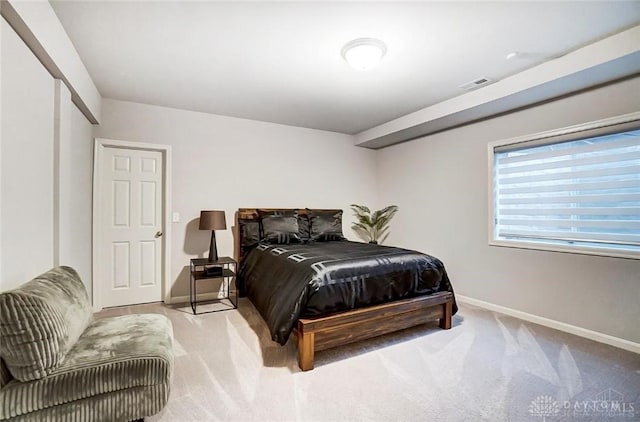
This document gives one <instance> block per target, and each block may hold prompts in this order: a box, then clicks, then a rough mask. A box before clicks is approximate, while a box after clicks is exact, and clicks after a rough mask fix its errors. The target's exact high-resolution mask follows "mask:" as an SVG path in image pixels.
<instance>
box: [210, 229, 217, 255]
mask: <svg viewBox="0 0 640 422" xmlns="http://www.w3.org/2000/svg"><path fill="white" fill-rule="evenodd" d="M217 260H218V248H216V231H215V230H211V243H210V244H209V262H216V261H217Z"/></svg>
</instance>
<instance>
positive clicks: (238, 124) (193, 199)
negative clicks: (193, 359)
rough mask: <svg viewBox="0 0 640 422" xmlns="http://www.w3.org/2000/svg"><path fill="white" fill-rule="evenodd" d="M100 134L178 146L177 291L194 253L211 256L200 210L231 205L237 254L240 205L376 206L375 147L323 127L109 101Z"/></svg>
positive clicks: (225, 249) (229, 244)
mask: <svg viewBox="0 0 640 422" xmlns="http://www.w3.org/2000/svg"><path fill="white" fill-rule="evenodd" d="M94 134H95V136H96V137H99V138H108V139H118V140H126V141H139V142H148V143H157V144H166V145H171V146H172V153H173V168H172V172H173V180H172V184H173V189H172V197H173V211H175V212H179V213H180V215H181V222H180V223H176V224H173V225H172V230H173V234H172V246H171V247H172V258H171V259H172V261H171V266H172V274H171V277H170V278H171V283H172V286H171V291H172V296H174V297H175V296H184V295H188V293H189V290H188V289H189V287H188V268H187V266H188V265H189V259H190V258H193V257H196V256H206V255H207V253H208V248H209V238H210V236H211V234H210V232H206V231H199V230H198V226H197V219H198V218H199V216H200V210H204V209H223V210H225V211H226V217H227V227H228V229H227V230H224V231H217V232H216V238H217V240H218V252H219V254H220V255H221V256H233V236H232V231H231V226H232V225H233V220H234V212H235V211H236V210H237V209H238V208H241V207H311V208H314V207H317V208H342V209H344V210H345V224H344V232H345V234H346V235H347V236H353V233H352V232H351V229H350V228H349V227H350V224H349V223H348V222H349V221H351V212H350V211H349V204H351V203H353V202H358V203H364V204H369V205H372V206H375V205H376V202H377V201H376V192H375V189H376V187H375V177H376V175H375V151H370V150H366V149H362V148H358V147H355V146H353V138H352V137H351V136H349V135H343V134H338V133H332V132H324V131H319V130H311V129H304V128H298V127H292V126H285V125H278V124H273V123H264V122H258V121H253V120H245V119H237V118H230V117H223V116H216V115H211V114H204V113H197V112H190V111H185V110H176V109H170V108H164V107H156V106H149V105H143V104H136V103H130V102H122V101H115V100H107V99H105V100H103V103H102V122H101V124H100V126H96V127H95V131H94Z"/></svg>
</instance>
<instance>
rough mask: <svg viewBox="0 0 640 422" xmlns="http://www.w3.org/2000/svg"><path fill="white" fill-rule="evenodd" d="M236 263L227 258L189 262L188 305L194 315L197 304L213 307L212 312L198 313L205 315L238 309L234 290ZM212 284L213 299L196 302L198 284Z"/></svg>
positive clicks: (235, 290) (195, 259)
mask: <svg viewBox="0 0 640 422" xmlns="http://www.w3.org/2000/svg"><path fill="white" fill-rule="evenodd" d="M237 266H238V263H237V262H236V261H235V260H234V259H232V258H229V257H227V256H223V257H220V258H219V259H218V260H217V261H213V262H209V259H207V258H194V259H192V260H191V266H190V273H191V282H190V283H189V303H190V304H191V310H193V313H194V314H198V312H196V307H197V305H198V304H199V303H208V304H212V305H213V310H208V311H205V312H200V313H201V314H206V313H210V312H218V311H226V310H228V309H236V308H237V307H238V290H237V288H236V271H237ZM205 280H208V281H207V283H213V284H214V286H215V290H214V292H213V293H208V294H207V295H208V296H209V295H211V294H213V297H210V298H207V299H204V300H198V284H202V283H203V282H205Z"/></svg>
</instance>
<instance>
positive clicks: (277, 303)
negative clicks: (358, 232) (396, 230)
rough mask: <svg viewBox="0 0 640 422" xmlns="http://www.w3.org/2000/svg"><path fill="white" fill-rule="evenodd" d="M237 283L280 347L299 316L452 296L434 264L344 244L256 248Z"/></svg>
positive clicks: (403, 253) (400, 252) (416, 255)
mask: <svg viewBox="0 0 640 422" xmlns="http://www.w3.org/2000/svg"><path fill="white" fill-rule="evenodd" d="M238 283H239V286H238V287H239V288H240V290H241V291H244V292H245V294H246V295H247V296H248V297H249V299H250V300H251V301H252V302H253V304H254V305H255V307H256V309H257V310H258V312H260V314H261V315H262V317H263V318H264V320H265V321H266V323H267V325H268V326H269V329H270V330H271V335H272V338H273V340H274V341H277V342H278V343H280V344H285V343H286V342H287V339H288V338H289V335H290V334H291V331H292V329H293V327H294V324H295V322H296V320H297V319H298V318H299V317H304V316H317V315H326V314H330V313H333V312H339V311H345V310H349V309H354V308H359V307H363V306H369V305H375V304H378V303H383V302H388V301H392V300H397V299H402V298H408V297H413V296H419V295H428V294H431V293H435V292H439V291H449V292H452V293H453V289H452V287H451V283H450V282H449V278H448V277H447V272H446V271H445V269H444V265H443V264H442V262H441V261H440V260H439V259H437V258H434V257H432V256H429V255H425V254H423V253H420V252H416V251H411V250H407V249H400V248H394V247H388V246H379V245H371V244H368V243H356V242H349V241H337V242H316V243H310V244H290V245H266V244H260V245H258V246H256V247H255V248H253V249H252V250H251V251H250V252H249V253H248V254H247V256H246V257H245V259H244V260H243V263H242V265H241V267H240V269H239V277H238ZM456 311H457V306H456V304H455V301H454V304H453V312H454V313H455V312H456Z"/></svg>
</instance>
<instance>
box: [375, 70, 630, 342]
mask: <svg viewBox="0 0 640 422" xmlns="http://www.w3.org/2000/svg"><path fill="white" fill-rule="evenodd" d="M638 92H640V78H638V77H636V78H634V79H629V80H626V81H623V82H619V83H616V84H612V85H610V86H606V87H601V88H598V89H594V90H591V91H587V92H583V93H580V94H577V95H573V96H570V97H566V98H564V99H559V100H557V101H553V102H548V103H546V104H543V105H539V106H536V107H533V108H529V109H524V110H521V111H517V112H513V113H510V114H507V115H503V116H500V117H496V118H493V119H489V120H485V121H482V122H479V123H475V124H470V125H466V126H463V127H459V128H457V129H452V130H448V131H445V132H441V133H438V134H434V135H431V136H428V137H424V138H421V139H418V140H415V141H411V142H407V143H404V144H400V145H396V146H392V147H388V148H386V149H383V150H380V151H378V156H377V162H378V174H377V177H378V185H379V191H378V195H379V200H380V202H381V203H382V204H391V203H394V204H397V205H399V207H400V211H399V212H398V214H397V216H396V217H395V220H394V221H393V225H392V233H391V235H390V237H389V243H391V244H398V245H402V246H404V247H410V248H415V249H418V250H421V251H424V252H426V253H430V254H432V255H435V256H437V257H439V258H440V259H442V260H443V262H444V263H445V265H446V267H447V270H448V272H449V274H450V276H451V280H452V283H453V286H454V288H455V289H456V292H457V293H459V294H461V295H465V296H469V297H471V298H475V299H479V300H482V301H486V302H490V303H493V304H497V305H502V306H505V307H508V308H512V309H516V310H519V311H523V312H528V313H531V314H534V315H538V316H542V317H546V318H550V319H554V320H557V321H561V322H565V323H568V324H571V325H575V326H578V327H582V328H586V329H589V330H594V331H597V332H601V333H604V334H608V335H611V336H615V337H619V338H623V339H626V340H630V341H634V342H640V325H638V321H640V306H639V302H640V261H638V260H629V259H619V258H607V257H596V256H588V255H575V254H566V253H556V252H544V251H533V250H524V249H512V248H500V247H493V246H488V244H487V232H488V229H487V224H488V223H487V215H488V186H487V165H488V164H487V144H488V143H489V142H490V141H494V140H498V139H506V138H511V137H515V136H520V135H525V134H531V133H536V132H540V131H544V130H550V129H556V128H561V127H565V126H569V125H574V124H579V123H584V122H588V121H593V120H598V119H602V118H605V117H611V116H615V115H620V114H625V113H630V112H634V111H638V110H640V95H638Z"/></svg>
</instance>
